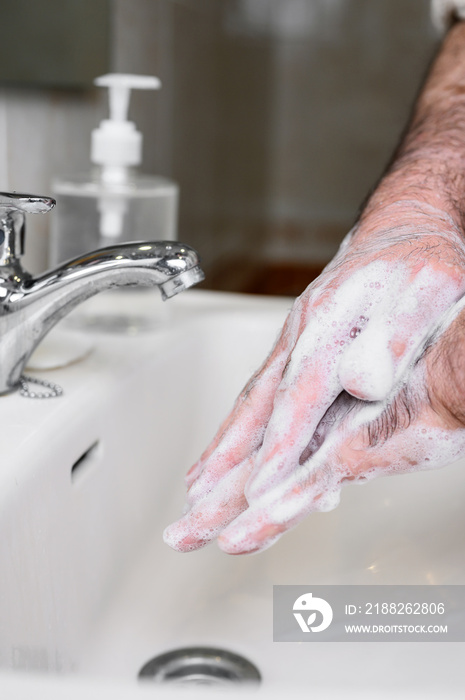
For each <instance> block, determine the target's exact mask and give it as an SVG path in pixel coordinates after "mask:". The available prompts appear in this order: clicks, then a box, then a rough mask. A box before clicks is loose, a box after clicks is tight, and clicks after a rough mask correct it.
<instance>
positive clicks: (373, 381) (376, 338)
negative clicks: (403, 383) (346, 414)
mask: <svg viewBox="0 0 465 700" xmlns="http://www.w3.org/2000/svg"><path fill="white" fill-rule="evenodd" d="M462 287H463V281H462V280H459V279H457V278H456V277H455V278H454V276H452V275H451V274H449V273H445V272H438V271H434V274H433V272H432V271H431V269H427V268H423V269H421V270H420V271H419V272H417V273H416V274H415V277H414V278H413V279H412V280H411V281H410V283H409V285H408V286H407V288H406V289H404V290H403V291H402V293H400V294H399V293H397V294H395V293H394V291H395V290H393V288H392V285H391V288H390V290H389V292H387V293H386V295H385V300H384V303H381V304H380V305H379V306H378V308H377V310H376V315H375V316H374V317H373V318H371V319H370V322H369V323H368V324H367V326H366V328H364V329H359V328H357V327H354V328H353V329H352V331H351V333H352V334H353V335H356V336H357V337H356V338H355V339H354V341H353V343H352V344H351V345H350V346H349V347H348V348H347V350H346V351H345V353H344V354H343V356H342V358H341V360H340V364H339V372H338V373H339V379H340V383H341V385H342V387H343V388H344V389H345V390H346V391H347V392H349V393H350V394H351V395H352V396H355V397H357V398H360V399H363V400H366V401H382V400H384V399H386V398H387V397H388V396H389V394H390V393H391V392H392V390H393V388H394V387H396V386H397V384H398V383H399V380H400V379H401V377H402V376H404V375H405V373H406V371H407V370H408V368H409V367H410V366H411V365H412V363H413V362H414V361H415V360H416V359H417V358H418V357H419V356H420V355H421V352H422V351H423V348H424V346H425V343H426V341H427V339H428V338H429V337H430V336H431V334H432V333H433V332H434V330H435V328H436V326H437V324H438V322H439V320H440V318H441V317H442V316H443V314H444V312H445V311H446V310H447V309H448V308H449V307H450V306H451V304H453V303H455V302H456V300H457V299H458V298H459V297H460V296H461V294H462V293H463V288H462Z"/></svg>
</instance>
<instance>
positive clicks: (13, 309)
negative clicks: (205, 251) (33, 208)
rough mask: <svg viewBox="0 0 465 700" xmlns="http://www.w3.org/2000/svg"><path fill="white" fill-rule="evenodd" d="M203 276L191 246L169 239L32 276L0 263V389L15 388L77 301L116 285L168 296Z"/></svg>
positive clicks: (128, 245)
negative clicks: (154, 288) (44, 341)
mask: <svg viewBox="0 0 465 700" xmlns="http://www.w3.org/2000/svg"><path fill="white" fill-rule="evenodd" d="M203 279H204V274H203V272H202V270H201V268H200V266H199V258H198V256H197V253H196V252H195V250H193V248H190V247H189V246H187V245H183V244H182V243H176V242H173V241H159V242H150V241H147V242H140V243H125V244H120V245H115V246H111V247H108V248H101V249H99V250H96V251H94V252H92V253H89V254H87V255H84V256H82V257H79V258H76V259H74V260H71V261H69V262H67V263H64V264H63V265H61V266H59V267H57V268H56V269H54V270H51V271H49V272H46V273H45V274H43V275H40V276H39V277H36V278H33V277H31V276H30V275H28V274H27V273H25V272H24V271H23V270H19V269H18V268H17V266H10V265H8V266H3V268H2V267H1V266H0V395H1V394H6V393H10V392H11V391H15V390H16V389H18V388H19V385H20V377H21V375H22V373H23V370H24V367H25V365H26V363H27V361H28V359H29V357H30V355H31V354H32V352H33V351H34V349H35V348H36V346H37V345H38V344H39V343H40V341H41V340H42V338H43V337H44V336H45V335H46V334H47V333H48V332H49V331H50V329H51V328H52V327H53V326H54V325H55V324H56V323H57V322H58V321H59V320H60V319H62V318H63V317H64V316H66V314H68V313H69V312H70V311H72V309H74V308H75V307H76V306H78V304H80V303H82V302H83V301H85V300H86V299H88V298H90V297H91V296H94V295H95V294H98V293H99V292H102V291H105V290H108V289H111V288H113V287H120V286H128V285H131V286H143V287H149V286H158V288H159V289H160V292H161V295H162V298H163V299H164V300H165V299H168V298H169V297H172V296H174V295H176V294H179V293H180V292H182V291H184V290H185V289H187V288H188V287H191V286H192V285H194V284H197V283H198V282H201V281H202V280H203Z"/></svg>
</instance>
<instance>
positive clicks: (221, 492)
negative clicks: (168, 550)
mask: <svg viewBox="0 0 465 700" xmlns="http://www.w3.org/2000/svg"><path fill="white" fill-rule="evenodd" d="M254 458H255V455H252V456H251V457H248V458H247V459H246V460H244V461H243V462H242V463H241V464H238V465H236V466H235V467H233V468H232V469H231V470H230V471H229V472H228V473H227V474H226V475H225V476H224V477H223V479H222V480H221V482H220V483H217V484H216V486H215V488H214V489H213V490H211V491H210V492H209V493H207V494H206V495H205V496H204V498H202V499H200V500H198V501H197V503H196V504H195V505H194V506H193V507H192V508H191V509H190V510H189V511H188V512H187V513H186V514H185V515H184V516H183V517H182V518H181V519H180V520H178V521H177V522H175V523H173V524H172V525H169V526H168V527H167V528H166V529H165V532H164V533H163V538H164V540H165V542H166V544H168V545H169V546H170V547H172V548H173V549H176V550H178V551H180V552H187V551H192V550H194V549H199V548H200V547H203V546H205V545H206V544H208V542H210V540H212V539H214V538H215V537H217V536H218V535H219V534H220V532H221V531H222V530H223V529H224V528H225V527H226V526H227V525H228V524H229V523H230V522H231V521H232V520H234V519H235V518H237V516H238V515H240V513H242V512H243V511H244V510H245V509H246V508H247V507H248V504H247V500H246V498H245V496H244V486H245V483H246V481H247V479H248V478H249V476H250V472H251V470H252V468H253V462H254Z"/></svg>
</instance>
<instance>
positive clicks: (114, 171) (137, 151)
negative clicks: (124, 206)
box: [91, 73, 161, 184]
mask: <svg viewBox="0 0 465 700" xmlns="http://www.w3.org/2000/svg"><path fill="white" fill-rule="evenodd" d="M94 82H95V85H98V86H100V87H107V88H108V90H109V102H110V118H109V119H104V120H103V121H102V122H101V123H100V126H99V127H98V129H94V131H93V132H92V144H91V160H92V162H93V163H95V164H96V165H101V166H102V179H103V180H104V181H105V182H108V183H114V184H117V183H121V182H124V181H125V180H126V179H127V168H128V167H130V166H132V165H139V163H140V162H141V160H142V134H141V133H140V131H137V129H136V126H135V124H134V123H133V122H130V121H128V119H127V116H128V108H129V97H130V93H131V89H138V90H156V89H158V88H160V87H161V82H160V81H159V80H158V78H155V77H154V76H151V75H129V74H124V73H109V74H107V75H102V76H101V77H100V78H96V79H95V81H94Z"/></svg>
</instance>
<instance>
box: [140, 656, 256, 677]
mask: <svg viewBox="0 0 465 700" xmlns="http://www.w3.org/2000/svg"><path fill="white" fill-rule="evenodd" d="M139 678H140V679H143V680H151V681H155V682H156V683H175V684H183V685H184V684H186V685H187V684H191V685H216V686H226V685H231V684H236V683H248V684H250V683H253V684H257V683H259V682H260V680H261V676H260V673H259V672H258V669H257V668H256V667H255V666H254V665H253V664H252V663H250V661H247V659H244V657H243V656H239V655H238V654H233V653H232V652H231V651H226V650H225V649H215V648H211V647H188V648H185V649H173V651H168V652H166V653H165V654H161V655H160V656H156V657H155V658H154V659H151V660H150V661H148V662H147V663H146V664H145V666H143V667H142V669H141V670H140V672H139Z"/></svg>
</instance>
